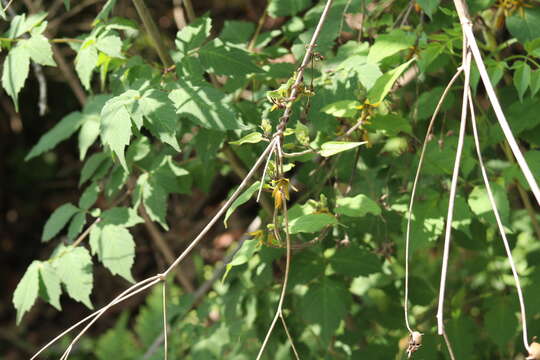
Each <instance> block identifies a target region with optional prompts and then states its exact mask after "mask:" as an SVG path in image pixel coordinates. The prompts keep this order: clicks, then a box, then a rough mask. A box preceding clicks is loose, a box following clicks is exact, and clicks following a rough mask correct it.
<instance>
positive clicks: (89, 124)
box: [79, 115, 101, 160]
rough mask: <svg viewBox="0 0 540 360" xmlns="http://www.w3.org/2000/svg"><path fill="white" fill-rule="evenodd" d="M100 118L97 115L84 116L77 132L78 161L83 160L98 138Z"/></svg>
mask: <svg viewBox="0 0 540 360" xmlns="http://www.w3.org/2000/svg"><path fill="white" fill-rule="evenodd" d="M100 126H101V118H100V117H99V116H97V115H91V116H86V117H85V120H84V123H83V124H82V126H81V131H79V159H80V160H83V159H84V158H85V156H86V152H87V151H88V149H89V148H90V146H91V145H92V144H93V143H94V142H95V141H96V139H97V138H98V136H99V128H100Z"/></svg>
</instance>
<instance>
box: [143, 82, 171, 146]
mask: <svg viewBox="0 0 540 360" xmlns="http://www.w3.org/2000/svg"><path fill="white" fill-rule="evenodd" d="M138 104H139V106H140V108H141V110H142V112H143V114H144V116H145V117H146V119H147V120H148V122H147V123H146V127H147V128H148V130H150V132H151V133H152V135H154V136H155V137H157V138H158V139H159V140H161V141H162V142H164V143H166V144H169V145H171V146H172V147H173V148H174V149H175V150H176V151H178V152H180V146H179V145H178V141H177V139H176V131H177V126H178V115H177V114H176V110H175V108H174V105H173V104H172V102H171V100H170V99H169V98H168V96H167V93H165V92H162V91H158V90H149V91H147V92H145V93H144V95H143V96H142V97H141V98H140V99H139V101H138Z"/></svg>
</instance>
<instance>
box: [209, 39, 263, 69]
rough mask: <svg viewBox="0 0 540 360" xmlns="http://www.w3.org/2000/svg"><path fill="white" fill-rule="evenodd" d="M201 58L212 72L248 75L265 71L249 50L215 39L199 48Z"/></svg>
mask: <svg viewBox="0 0 540 360" xmlns="http://www.w3.org/2000/svg"><path fill="white" fill-rule="evenodd" d="M199 60H200V61H201V63H202V65H203V66H204V67H205V68H206V69H207V70H208V71H209V72H212V73H215V74H217V75H227V76H246V75H248V74H252V73H260V72H263V71H262V70H261V69H260V68H259V67H258V66H256V65H255V64H254V63H253V61H252V60H251V57H250V55H249V53H248V52H246V51H244V50H241V49H239V48H235V47H229V46H226V45H224V44H223V43H221V42H220V41H217V40H214V41H211V42H209V43H208V44H206V45H204V46H203V47H202V48H201V49H200V50H199Z"/></svg>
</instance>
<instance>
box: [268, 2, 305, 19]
mask: <svg viewBox="0 0 540 360" xmlns="http://www.w3.org/2000/svg"><path fill="white" fill-rule="evenodd" d="M310 5H311V0H270V2H269V4H268V14H269V15H270V16H272V17H278V16H289V15H295V14H297V13H298V12H300V11H302V10H305V9H307V8H308V7H309V6H310Z"/></svg>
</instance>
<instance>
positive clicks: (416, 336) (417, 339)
mask: <svg viewBox="0 0 540 360" xmlns="http://www.w3.org/2000/svg"><path fill="white" fill-rule="evenodd" d="M423 335H424V334H422V333H421V332H418V331H413V333H412V334H411V343H412V344H414V345H422V336H423Z"/></svg>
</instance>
